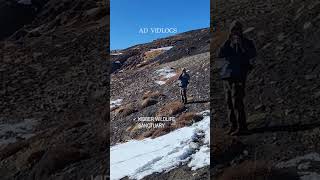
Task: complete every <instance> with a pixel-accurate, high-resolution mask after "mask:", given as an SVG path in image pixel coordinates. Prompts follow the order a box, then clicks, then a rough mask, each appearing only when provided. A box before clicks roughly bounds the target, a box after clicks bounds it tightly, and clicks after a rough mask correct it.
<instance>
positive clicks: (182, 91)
mask: <svg viewBox="0 0 320 180" xmlns="http://www.w3.org/2000/svg"><path fill="white" fill-rule="evenodd" d="M180 97H181V102H183V103H187V88H184V87H180Z"/></svg>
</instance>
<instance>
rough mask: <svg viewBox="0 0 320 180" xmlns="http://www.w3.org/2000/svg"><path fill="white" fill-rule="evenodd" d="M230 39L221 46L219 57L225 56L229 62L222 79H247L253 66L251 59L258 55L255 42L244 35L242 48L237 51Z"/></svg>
mask: <svg viewBox="0 0 320 180" xmlns="http://www.w3.org/2000/svg"><path fill="white" fill-rule="evenodd" d="M230 44H231V41H230V39H229V40H227V41H226V42H225V43H224V44H223V46H222V47H221V48H220V51H219V53H218V58H225V60H226V61H227V62H228V64H227V65H226V66H225V67H224V68H223V69H222V71H223V72H221V75H222V79H232V80H245V79H246V78H247V74H248V71H249V69H250V68H251V65H250V59H252V58H254V57H256V55H257V52H256V48H255V46H254V43H253V42H252V41H251V40H249V39H247V38H244V37H242V46H243V49H244V52H243V51H242V50H238V51H236V49H235V48H232V47H231V46H230Z"/></svg>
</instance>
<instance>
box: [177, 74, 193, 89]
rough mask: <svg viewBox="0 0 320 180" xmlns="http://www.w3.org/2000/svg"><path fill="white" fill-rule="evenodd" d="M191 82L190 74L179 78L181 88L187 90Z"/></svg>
mask: <svg viewBox="0 0 320 180" xmlns="http://www.w3.org/2000/svg"><path fill="white" fill-rule="evenodd" d="M189 80H190V76H189V74H187V73H182V74H181V75H180V76H179V79H178V81H179V87H181V88H187V87H188V84H189Z"/></svg>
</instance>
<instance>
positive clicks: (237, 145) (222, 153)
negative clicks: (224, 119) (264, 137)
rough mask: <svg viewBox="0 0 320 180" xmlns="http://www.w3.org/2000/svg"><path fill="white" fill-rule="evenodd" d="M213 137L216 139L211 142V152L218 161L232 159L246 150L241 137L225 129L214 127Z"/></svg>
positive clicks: (222, 161)
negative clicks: (227, 132) (232, 134)
mask: <svg viewBox="0 0 320 180" xmlns="http://www.w3.org/2000/svg"><path fill="white" fill-rule="evenodd" d="M211 138H212V139H214V140H213V141H212V143H211V152H212V156H213V157H214V160H215V162H216V163H224V162H226V161H230V160H232V159H233V158H234V157H235V156H237V155H239V154H241V153H242V152H243V150H244V145H243V144H242V143H241V142H240V141H239V139H238V138H236V137H233V136H230V135H228V134H226V132H225V131H224V130H223V129H218V128H214V129H213V130H212V132H211Z"/></svg>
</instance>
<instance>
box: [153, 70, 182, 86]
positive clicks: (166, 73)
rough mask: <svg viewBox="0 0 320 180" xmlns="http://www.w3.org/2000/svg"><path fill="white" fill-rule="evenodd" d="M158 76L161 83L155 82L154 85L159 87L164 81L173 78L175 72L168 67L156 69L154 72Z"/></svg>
mask: <svg viewBox="0 0 320 180" xmlns="http://www.w3.org/2000/svg"><path fill="white" fill-rule="evenodd" d="M156 73H157V74H158V76H159V77H160V78H161V79H162V80H161V81H155V83H157V84H159V85H164V84H166V80H168V79H170V78H172V77H174V76H176V75H177V73H176V71H175V70H174V69H172V68H170V67H164V68H162V69H158V70H157V71H156Z"/></svg>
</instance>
